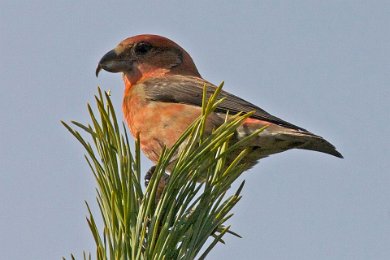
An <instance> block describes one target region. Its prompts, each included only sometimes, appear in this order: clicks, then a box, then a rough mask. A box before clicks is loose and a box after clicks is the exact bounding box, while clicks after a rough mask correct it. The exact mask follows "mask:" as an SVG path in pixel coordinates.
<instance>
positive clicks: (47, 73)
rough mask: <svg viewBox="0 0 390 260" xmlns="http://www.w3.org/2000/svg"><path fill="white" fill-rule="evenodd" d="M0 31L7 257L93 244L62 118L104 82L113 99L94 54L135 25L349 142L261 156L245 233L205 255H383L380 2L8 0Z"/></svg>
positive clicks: (81, 167) (249, 187) (78, 166)
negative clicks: (326, 149) (332, 148)
mask: <svg viewBox="0 0 390 260" xmlns="http://www.w3.org/2000/svg"><path fill="white" fill-rule="evenodd" d="M0 32H1V35H0V37H1V38H0V51H1V53H0V54H1V55H0V57H1V58H0V66H1V67H0V69H1V70H0V87H1V101H0V120H1V127H0V251H1V254H0V259H60V258H61V257H62V256H67V257H68V256H69V254H70V253H75V255H76V256H78V257H81V254H82V251H83V250H87V251H93V253H94V243H93V239H92V236H91V235H90V231H89V228H88V226H87V223H86V221H85V216H86V215H87V209H86V207H85V204H84V200H87V201H88V202H90V203H91V204H92V205H93V206H94V209H96V203H95V182H94V179H93V177H92V174H91V173H90V171H89V169H88V167H87V164H86V162H85V160H84V158H83V154H84V151H83V149H82V147H81V145H80V144H79V143H78V142H77V141H76V140H75V139H74V138H73V137H72V136H71V135H70V134H69V133H68V132H67V131H66V130H65V129H64V127H63V126H62V125H61V124H60V120H66V121H70V120H77V121H79V122H89V121H88V114H87V110H86V103H87V102H93V95H94V94H95V93H96V87H97V85H101V86H102V87H103V89H106V90H107V89H111V91H112V98H113V101H114V102H115V105H116V107H117V110H118V112H120V111H121V110H120V106H121V102H122V100H121V98H122V92H123V83H122V82H121V78H120V75H119V74H109V73H106V72H102V73H101V76H100V77H99V78H98V79H97V78H96V77H95V74H94V73H95V68H96V65H97V62H98V61H99V59H100V58H101V57H102V55H103V54H105V53H106V51H108V50H110V49H112V48H113V47H115V45H116V44H117V43H118V42H119V41H121V40H122V39H124V38H127V37H128V36H132V35H136V34H141V33H153V34H160V35H164V36H167V37H169V38H171V39H173V40H174V41H176V42H177V43H179V44H180V45H181V46H183V47H184V48H185V49H186V50H187V51H188V52H189V53H190V54H191V55H192V57H193V59H194V61H195V63H196V64H197V66H198V69H199V71H200V73H201V74H202V76H203V77H204V78H206V79H208V80H209V81H211V82H214V83H216V84H218V83H220V82H221V81H223V80H224V81H225V82H226V84H225V90H227V91H229V92H232V93H234V94H236V95H238V96H241V97H243V98H245V99H247V100H249V101H251V102H253V103H255V104H257V105H259V106H260V107H262V108H264V109H265V110H267V111H268V112H270V113H272V114H274V115H276V116H279V117H281V118H283V119H285V120H287V121H290V122H292V123H295V124H297V125H299V126H302V127H304V128H307V129H309V130H310V131H312V132H314V133H317V134H319V135H322V136H324V137H325V138H326V139H328V140H329V141H330V142H332V143H333V144H335V145H336V146H337V148H338V150H339V151H340V152H341V153H342V154H343V155H344V156H345V159H344V160H341V159H338V158H335V157H332V156H328V155H325V154H321V153H316V152H309V151H289V152H286V153H283V154H279V155H274V156H272V157H270V158H267V159H264V160H262V162H261V163H260V164H258V165H257V166H256V167H254V168H253V169H252V170H250V171H249V172H247V173H245V174H244V176H243V179H246V180H247V182H246V186H245V188H244V191H243V199H242V201H241V202H240V203H239V205H238V206H237V207H236V208H235V209H234V212H235V216H234V217H233V218H232V219H231V220H230V222H229V223H230V224H231V225H232V226H233V227H232V228H233V230H234V231H236V232H238V233H239V234H241V235H242V236H243V238H242V239H238V238H235V237H232V236H229V235H228V236H227V237H226V241H227V245H219V246H217V248H216V249H215V250H214V251H213V253H212V254H211V255H210V257H209V259H222V258H223V259H390V170H389V169H390V156H389V154H390V148H389V147H390V2H389V1H358V0H354V1H230V2H229V1H199V0H198V1H193V3H184V1H158V2H157V1H155V2H154V3H151V2H149V3H147V2H146V1H129V0H128V1H100V2H99V1H74V0H72V1H49V0H46V1H34V0H32V1H27V0H26V1H16V0H1V2H0ZM118 114H119V115H120V116H121V114H120V113H118ZM143 162H144V164H143V169H144V171H146V170H147V169H148V168H149V167H150V166H151V164H150V162H149V161H147V160H146V159H145V158H144V159H143Z"/></svg>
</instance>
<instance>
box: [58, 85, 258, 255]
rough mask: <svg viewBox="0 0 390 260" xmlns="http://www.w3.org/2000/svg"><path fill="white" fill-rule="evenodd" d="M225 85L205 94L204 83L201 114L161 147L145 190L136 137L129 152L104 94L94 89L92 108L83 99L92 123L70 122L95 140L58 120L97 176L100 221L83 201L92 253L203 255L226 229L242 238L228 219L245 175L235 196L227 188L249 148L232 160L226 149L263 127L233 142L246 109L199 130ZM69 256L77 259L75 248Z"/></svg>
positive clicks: (252, 136)
mask: <svg viewBox="0 0 390 260" xmlns="http://www.w3.org/2000/svg"><path fill="white" fill-rule="evenodd" d="M222 85H223V84H221V85H220V86H219V87H218V89H217V90H216V92H215V93H214V94H213V95H211V96H210V97H209V98H206V87H205V91H204V97H203V106H202V115H201V116H200V117H199V118H198V119H197V120H196V121H195V122H194V123H193V124H192V125H191V126H190V127H189V128H188V129H187V131H186V132H185V133H184V134H183V135H182V137H181V138H180V139H179V140H178V141H177V143H176V144H175V145H174V146H173V147H172V148H171V149H165V150H164V151H163V153H162V155H161V157H160V160H159V162H158V163H157V165H156V170H155V172H154V174H153V176H152V178H151V180H150V182H149V185H148V187H147V188H146V190H145V191H143V189H142V183H143V180H141V160H140V143H139V140H137V141H136V144H135V151H134V153H133V152H132V151H131V149H130V145H129V140H128V135H127V132H126V128H125V127H124V126H123V130H121V129H120V127H119V124H118V121H117V118H116V115H115V111H114V107H113V105H112V102H111V99H110V96H109V94H107V93H102V91H101V90H100V88H98V95H97V96H95V99H96V105H97V112H94V110H93V109H92V107H91V106H90V105H89V104H88V111H89V114H90V117H91V120H92V125H84V124H81V123H78V122H74V121H72V122H71V123H72V124H73V126H75V127H77V128H78V129H81V130H83V131H84V133H86V134H87V136H89V138H88V139H90V140H92V143H90V142H89V141H87V139H85V138H84V137H83V136H82V135H81V134H80V132H79V131H78V130H76V129H75V128H73V127H71V126H69V125H68V124H67V123H65V122H62V123H63V124H64V126H65V127H66V128H67V129H68V130H69V132H70V133H71V134H72V135H73V136H74V137H75V138H76V139H77V140H78V141H79V142H80V143H81V144H82V145H83V147H84V148H85V150H86V159H87V162H88V164H89V166H90V168H91V171H92V173H93V175H94V176H95V178H96V182H97V203H98V206H99V209H100V217H101V218H102V220H103V225H104V227H103V229H102V230H100V229H99V227H98V226H97V224H96V222H95V218H96V217H95V216H94V215H93V214H92V211H91V209H90V207H89V205H88V203H87V209H88V212H89V216H88V217H87V222H88V225H89V227H90V230H91V233H92V236H93V238H94V241H95V243H96V258H97V259H99V260H100V259H102V260H103V259H194V258H195V257H199V259H204V258H205V257H206V256H207V255H208V254H209V253H210V252H211V250H212V249H213V248H214V247H215V246H216V245H217V244H218V243H219V242H220V243H225V242H224V240H223V239H222V238H223V237H224V235H226V234H227V233H230V234H232V235H234V236H237V237H240V236H239V235H238V234H237V233H235V232H233V231H231V230H230V225H226V222H227V220H228V219H229V218H231V217H232V216H233V213H231V210H232V209H233V207H234V206H235V205H236V204H237V202H238V201H239V200H240V199H241V195H240V193H241V191H242V189H243V186H244V182H242V183H241V185H240V186H239V188H238V190H237V191H236V192H233V193H232V195H227V194H228V193H229V189H230V187H231V185H232V184H233V182H234V181H235V180H236V179H237V178H238V177H239V176H240V174H241V173H242V171H243V166H242V164H240V162H241V160H242V159H243V158H244V157H245V156H246V155H247V153H248V150H247V149H243V148H241V152H239V153H238V154H237V157H236V159H235V160H233V161H232V162H230V161H228V160H227V156H228V155H231V154H232V151H233V150H235V151H237V148H238V147H244V146H245V143H246V142H250V139H251V138H254V137H255V136H256V135H258V134H259V132H260V131H262V129H260V130H259V131H257V132H256V133H254V134H253V135H251V136H249V137H247V138H245V139H244V140H242V141H240V142H239V143H235V144H232V145H230V143H229V141H230V140H231V138H232V137H233V136H234V132H235V130H236V128H237V127H238V126H239V125H241V123H242V122H243V120H245V119H246V118H248V117H249V116H250V114H245V115H235V116H231V117H230V119H229V120H226V122H225V123H224V124H223V125H222V126H220V127H218V128H217V129H215V130H214V132H213V134H212V135H210V136H206V135H205V134H204V132H205V131H204V130H205V125H206V118H207V116H208V115H209V114H210V113H212V112H213V111H214V109H215V108H216V107H217V105H218V104H219V103H220V102H221V101H222V100H219V99H218V94H219V93H220V91H221V89H222ZM183 147H184V149H183ZM179 148H180V150H181V151H182V152H180V153H178V151H179ZM236 153H237V152H236ZM236 153H235V154H236ZM173 160H174V166H173V169H172V171H171V173H170V178H169V181H168V182H167V184H166V186H165V188H164V189H163V191H162V192H159V190H158V186H159V183H160V181H161V180H162V179H163V178H166V168H167V167H168V165H170V164H172V161H173ZM199 181H201V182H199ZM83 256H84V259H91V254H90V253H88V254H87V253H85V252H84V254H83ZM71 258H72V259H75V258H74V256H73V255H71Z"/></svg>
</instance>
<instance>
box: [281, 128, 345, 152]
mask: <svg viewBox="0 0 390 260" xmlns="http://www.w3.org/2000/svg"><path fill="white" fill-rule="evenodd" d="M282 136H284V137H285V140H286V141H287V140H288V139H290V141H291V145H292V147H291V148H297V149H304V150H312V151H317V152H322V153H327V154H330V155H333V156H336V157H338V158H344V157H343V155H342V154H341V153H340V152H339V151H337V150H336V147H335V146H334V145H333V144H331V143H330V142H328V141H326V140H325V139H324V138H322V137H321V136H318V135H315V134H312V133H310V132H300V131H295V130H292V131H291V133H284V134H282ZM294 144H298V145H294Z"/></svg>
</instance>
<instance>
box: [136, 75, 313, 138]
mask: <svg viewBox="0 0 390 260" xmlns="http://www.w3.org/2000/svg"><path fill="white" fill-rule="evenodd" d="M204 85H206V86H207V93H206V95H207V98H209V97H210V96H211V95H212V94H213V93H214V91H215V90H216V86H215V85H213V84H211V83H209V82H207V81H206V80H204V79H201V78H198V77H189V76H169V77H162V78H152V79H148V80H145V81H144V82H143V88H144V91H145V95H146V98H147V99H149V100H154V101H160V102H171V103H181V104H188V105H195V106H202V96H203V87H204ZM218 98H225V99H224V101H223V102H222V103H220V104H219V106H218V107H217V109H216V111H217V112H225V113H226V112H227V111H228V112H229V114H237V113H239V112H244V113H248V112H252V111H254V112H255V113H254V114H253V115H252V116H251V118H255V119H259V120H263V121H267V122H270V123H274V124H277V125H280V126H283V127H287V128H291V129H295V130H299V131H304V132H308V131H307V130H305V129H303V128H301V127H299V126H296V125H293V124H291V123H289V122H286V121H284V120H282V119H280V118H278V117H275V116H273V115H271V114H269V113H267V112H266V111H264V110H263V109H261V108H259V107H257V106H255V105H253V104H251V103H249V102H248V101H245V100H243V99H242V98H239V97H237V96H235V95H232V94H230V93H228V92H226V91H221V93H220V94H219V96H218Z"/></svg>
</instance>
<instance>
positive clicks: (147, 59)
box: [96, 35, 342, 170]
mask: <svg viewBox="0 0 390 260" xmlns="http://www.w3.org/2000/svg"><path fill="white" fill-rule="evenodd" d="M102 69H103V70H106V71H108V72H122V77H123V81H124V84H125V91H124V98H123V106H122V108H123V113H124V117H125V120H126V122H127V124H128V127H129V129H130V132H131V134H132V135H133V136H134V137H138V136H139V138H140V146H141V149H142V151H143V152H144V153H145V155H146V156H147V157H148V158H149V159H150V160H152V161H153V162H154V163H156V162H157V161H158V159H159V157H160V155H161V152H162V150H163V148H164V147H167V148H170V147H172V146H173V145H174V144H175V142H176V141H177V140H178V139H179V137H180V136H181V135H182V134H183V133H184V131H185V130H186V129H187V128H188V127H189V126H190V124H191V123H192V122H193V121H194V120H195V119H197V118H198V117H199V116H200V114H201V105H202V95H203V87H204V85H206V86H207V89H208V90H209V91H210V92H214V90H215V89H216V86H215V85H213V84H212V83H210V82H208V81H206V80H204V79H203V78H202V77H201V75H200V74H199V72H198V69H197V68H196V66H195V64H194V62H193V60H192V58H191V56H190V55H189V54H188V53H187V52H186V51H185V50H184V49H183V48H182V47H180V46H179V45H178V44H176V43H175V42H173V41H172V40H169V39H167V38H165V37H162V36H158V35H138V36H133V37H130V38H127V39H125V40H123V41H122V42H120V43H119V44H118V45H117V46H116V47H115V48H114V49H113V50H111V51H109V52H108V53H107V54H105V55H104V56H103V57H102V59H101V60H100V61H99V64H98V66H97V69H96V76H98V74H99V72H100V71H101V70H102ZM220 97H221V98H222V97H223V98H224V101H223V102H222V103H220V104H219V106H218V107H217V109H216V111H214V112H213V113H212V114H211V115H210V116H209V118H208V119H207V126H206V129H207V130H208V132H209V133H210V132H211V131H212V129H214V128H217V127H218V126H220V125H221V124H222V123H223V122H224V121H225V118H226V113H228V114H229V115H234V114H237V113H239V112H244V113H246V112H251V111H254V113H253V114H252V116H251V117H250V118H248V119H246V120H245V121H244V122H243V123H242V125H241V126H240V127H238V128H237V130H236V135H235V139H236V140H239V139H241V138H243V137H245V136H248V135H249V134H251V133H252V132H253V131H255V130H257V129H259V128H262V127H264V126H267V127H266V128H265V130H264V131H262V132H260V133H259V135H258V137H257V138H255V140H253V142H251V143H250V144H248V145H249V146H251V147H250V148H253V149H252V152H251V153H250V154H249V155H248V156H247V158H245V159H244V163H245V164H246V166H247V168H250V167H252V166H253V165H255V164H256V163H257V162H258V160H259V159H260V158H264V157H267V156H269V155H271V154H275V153H280V152H283V151H286V150H289V149H293V148H298V149H305V150H313V151H318V152H323V153H327V154H331V155H334V156H336V157H339V158H342V155H341V154H340V153H339V152H338V151H337V150H336V148H335V147H334V146H333V145H332V144H331V143H329V142H328V141H326V140H325V139H324V138H322V137H320V136H318V135H315V134H313V133H311V132H309V131H307V130H305V129H304V128H302V127H299V126H296V125H294V124H291V123H289V122H287V121H284V120H282V119H280V118H278V117H275V116H273V115H271V114H269V113H268V112H266V111H264V110H263V109H261V108H259V107H258V106H256V105H254V104H251V103H250V102H248V101H245V100H243V99H241V98H239V97H237V96H235V95H233V94H230V93H228V92H225V91H222V92H221V93H220ZM233 159H234V158H233ZM172 164H173V162H172ZM172 164H171V166H170V167H172ZM170 167H168V170H169V168H170Z"/></svg>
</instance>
